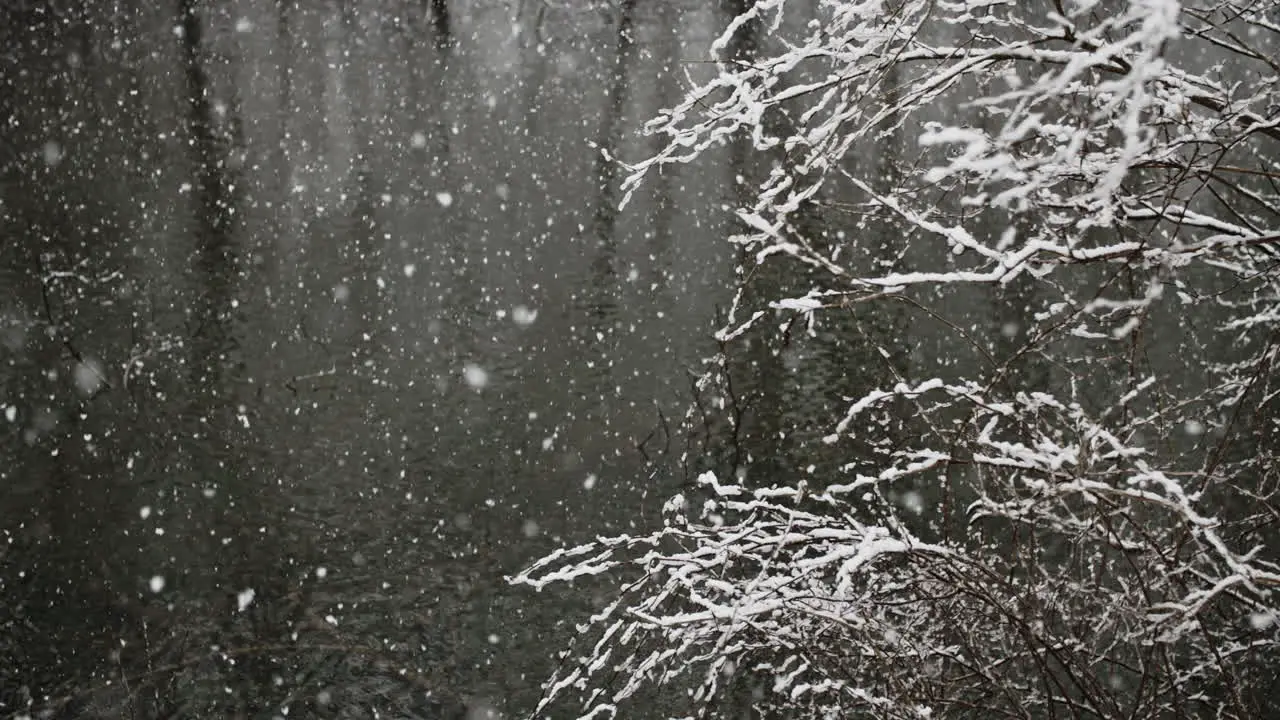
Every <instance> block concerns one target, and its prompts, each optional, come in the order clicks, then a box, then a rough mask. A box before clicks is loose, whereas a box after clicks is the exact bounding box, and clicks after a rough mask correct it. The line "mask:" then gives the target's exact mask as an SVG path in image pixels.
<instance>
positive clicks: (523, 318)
mask: <svg viewBox="0 0 1280 720" xmlns="http://www.w3.org/2000/svg"><path fill="white" fill-rule="evenodd" d="M511 319H512V320H514V321H515V323H516V325H519V326H520V327H529V326H530V325H532V324H533V321H534V320H537V319H538V311H537V310H530V309H529V308H528V307H526V306H524V305H516V306H515V307H513V308H511Z"/></svg>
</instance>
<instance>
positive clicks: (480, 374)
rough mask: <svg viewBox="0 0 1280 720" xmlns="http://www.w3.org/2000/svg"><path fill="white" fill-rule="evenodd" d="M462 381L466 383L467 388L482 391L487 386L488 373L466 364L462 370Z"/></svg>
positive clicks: (478, 367) (477, 366) (471, 364)
mask: <svg viewBox="0 0 1280 720" xmlns="http://www.w3.org/2000/svg"><path fill="white" fill-rule="evenodd" d="M462 379H463V380H465V381H466V383H467V385H468V387H471V388H472V389H474V390H483V389H484V387H485V386H486V385H488V384H489V371H488V370H485V369H484V368H482V367H480V366H479V365H476V364H475V363H467V365H466V366H465V367H463V368H462Z"/></svg>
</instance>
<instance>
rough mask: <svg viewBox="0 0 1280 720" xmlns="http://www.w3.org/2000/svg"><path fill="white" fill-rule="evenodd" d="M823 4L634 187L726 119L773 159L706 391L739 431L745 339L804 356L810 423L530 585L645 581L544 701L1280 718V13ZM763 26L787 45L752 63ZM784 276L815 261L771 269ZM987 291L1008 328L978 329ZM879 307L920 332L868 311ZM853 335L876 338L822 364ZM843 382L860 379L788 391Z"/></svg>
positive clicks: (764, 158) (800, 9)
mask: <svg viewBox="0 0 1280 720" xmlns="http://www.w3.org/2000/svg"><path fill="white" fill-rule="evenodd" d="M810 5H811V4H803V6H802V5H801V4H799V3H794V2H788V1H787V0H757V2H755V3H754V4H750V10H749V15H748V16H745V17H744V18H743V19H741V20H740V21H739V22H735V23H733V24H732V25H731V26H730V27H729V29H728V30H727V31H726V33H725V35H724V36H723V37H722V38H721V39H720V40H719V41H718V42H717V43H716V44H715V47H714V48H713V53H714V55H715V58H716V61H717V63H718V67H719V70H720V72H719V74H718V75H717V76H716V77H714V78H713V79H711V80H710V81H708V82H707V83H705V84H702V85H700V86H696V87H693V88H692V89H691V90H690V91H689V93H688V95H687V96H686V98H685V100H684V101H683V102H681V103H680V104H678V105H677V106H676V107H674V108H671V109H670V110H667V111H665V112H664V113H663V114H662V115H661V116H660V117H658V118H656V119H654V120H653V121H652V122H650V123H649V125H648V126H647V131H648V132H650V133H652V134H655V135H658V136H660V137H662V138H664V139H665V140H666V144H665V146H664V147H663V149H662V150H661V151H659V152H658V153H657V154H655V155H654V156H653V157H650V158H648V159H646V160H643V161H641V162H639V163H636V164H635V165H633V166H632V167H633V168H634V173H633V175H632V176H631V177H630V178H628V180H627V181H626V183H625V185H624V191H625V193H626V198H628V199H629V198H630V196H631V195H632V194H633V193H636V192H639V191H640V190H641V188H643V187H644V181H645V178H646V177H647V176H648V175H649V174H650V173H651V172H654V171H655V170H657V169H658V168H660V167H662V166H664V165H670V164H680V163H692V162H697V161H699V160H700V159H702V158H703V156H704V155H706V154H708V153H709V152H710V151H711V150H712V149H714V148H716V147H719V146H721V145H723V144H724V143H726V142H732V143H738V144H739V145H740V146H741V147H747V148H749V149H750V151H751V152H752V153H754V155H755V156H756V157H758V158H759V159H760V160H761V162H762V164H763V165H764V167H766V168H767V171H766V172H764V173H762V174H761V175H760V177H758V178H755V179H753V180H751V181H750V183H749V188H750V189H749V191H748V192H746V193H744V195H743V197H742V202H741V203H740V205H739V206H738V207H737V208H736V216H737V219H738V220H739V221H740V232H739V234H737V235H735V236H734V237H732V238H730V239H729V240H730V241H731V242H732V243H734V244H735V245H736V246H737V247H738V248H739V249H740V250H741V253H740V255H739V258H740V262H741V263H742V264H743V266H742V267H741V268H739V270H740V271H739V273H738V277H739V278H741V279H742V280H741V285H740V287H739V288H738V292H737V293H736V295H735V298H736V299H735V302H734V305H733V307H732V308H731V310H730V312H729V313H728V315H727V317H726V318H725V325H724V328H723V329H722V330H721V331H720V333H719V334H718V335H717V340H718V341H719V343H720V348H721V353H720V355H719V356H718V357H717V358H716V360H715V361H714V362H713V363H711V365H710V366H709V367H710V369H709V371H708V373H707V374H706V375H705V376H704V377H703V378H702V379H701V381H700V382H699V384H698V386H697V388H698V390H699V391H707V392H713V391H715V392H722V393H723V396H724V397H728V398H729V399H730V400H729V401H725V402H721V403H720V404H719V405H716V406H715V407H714V408H713V410H718V411H720V412H723V413H725V414H726V415H727V416H728V418H727V420H726V423H725V426H726V427H728V428H729V429H730V431H731V433H732V435H733V440H734V441H739V440H740V439H741V438H740V431H741V429H742V428H743V426H744V425H745V424H746V423H747V422H749V417H748V414H747V413H743V412H741V409H740V408H736V407H735V406H734V402H735V401H737V400H739V399H740V396H739V395H738V394H737V393H736V392H735V387H736V386H734V385H733V380H734V375H733V374H734V363H735V358H736V357H737V356H738V355H737V354H748V356H749V357H750V358H754V360H751V361H750V362H749V363H747V364H746V365H744V366H743V367H746V368H748V369H749V370H751V371H753V372H754V371H759V368H760V367H761V365H760V363H761V362H762V361H761V360H760V358H761V357H764V358H765V361H768V358H769V356H768V355H764V356H762V355H760V354H759V351H758V350H754V349H753V348H759V347H764V348H774V350H773V353H774V355H775V356H782V355H783V354H784V353H785V355H786V358H787V360H786V362H788V363H790V365H789V366H788V372H789V373H790V374H789V375H787V377H788V378H794V379H790V380H788V382H791V383H794V384H795V386H796V387H797V388H798V389H797V390H796V391H795V392H794V393H792V394H791V395H788V394H787V393H785V392H782V391H775V392H774V393H773V394H772V395H768V396H767V399H768V400H769V402H773V403H775V404H782V405H783V406H784V407H781V408H774V410H776V411H777V412H778V413H779V414H780V415H781V416H782V417H783V420H785V423H786V425H787V428H788V431H787V432H786V433H779V432H777V431H776V430H777V428H773V429H774V432H773V435H774V436H778V435H779V434H782V435H785V436H786V438H787V440H786V442H785V443H784V442H781V441H775V442H774V444H773V445H770V446H769V447H770V452H771V453H773V454H775V455H777V456H778V457H772V458H769V459H770V460H771V461H772V464H771V465H770V467H771V468H772V470H771V471H770V472H769V473H766V474H763V475H761V474H760V473H758V472H753V471H752V470H751V467H749V466H750V460H749V459H745V458H749V457H750V455H751V454H750V453H735V454H734V455H733V457H732V461H731V462H730V463H729V465H728V466H727V467H723V468H721V472H718V473H717V472H706V473H703V474H702V475H701V476H700V477H699V479H698V482H697V484H696V488H695V489H693V490H690V491H688V492H686V493H685V494H684V495H682V496H679V497H677V498H675V499H673V500H672V501H671V502H670V503H668V506H667V512H666V517H665V523H664V525H663V527H662V528H660V529H657V530H654V531H653V532H652V533H650V534H648V535H642V536H636V537H615V538H608V539H600V540H598V541H597V542H595V543H592V544H589V545H586V546H583V547H579V548H576V549H573V550H568V551H562V552H561V553H557V554H555V555H552V556H549V557H548V558H545V559H543V560H542V561H540V562H538V563H537V564H535V565H533V566H532V567H530V568H529V569H528V570H526V571H525V572H524V573H522V574H520V575H519V576H517V577H515V578H513V581H514V582H517V583H523V584H528V585H532V586H535V587H541V586H543V585H545V584H547V583H550V582H565V581H572V580H573V579H574V578H577V577H582V576H585V575H595V574H603V573H607V574H608V575H609V577H611V578H616V579H618V580H619V581H620V582H621V583H622V585H620V588H619V592H618V594H617V596H616V598H615V599H614V600H613V602H611V603H610V604H609V605H607V606H606V607H605V608H604V609H602V610H601V611H600V612H599V613H598V614H597V615H595V616H594V617H592V618H589V619H588V620H587V621H586V623H585V624H584V625H582V626H581V627H580V628H579V629H580V631H581V633H580V636H579V638H578V640H577V642H576V644H574V645H573V646H572V647H571V649H570V650H569V651H568V652H567V653H566V655H565V656H564V662H563V663H562V665H561V669H560V671H559V672H558V673H557V674H556V675H555V676H554V677H553V678H551V679H550V681H549V682H548V684H547V686H546V693H545V697H544V701H543V705H542V706H541V707H540V708H539V709H538V712H539V713H541V712H543V711H544V710H547V709H548V708H550V707H552V706H553V705H557V706H558V705H560V704H568V705H570V706H572V707H576V708H577V711H576V712H577V714H578V716H579V717H622V716H629V715H630V713H628V712H627V711H625V710H622V709H620V708H623V707H625V704H626V702H627V701H628V699H634V698H636V697H637V693H639V692H640V691H641V690H642V689H644V688H659V689H665V690H666V693H665V694H666V696H667V697H672V698H676V700H675V701H673V709H672V710H671V711H670V716H671V717H683V716H686V715H689V714H692V715H697V716H717V715H724V716H727V715H729V714H730V713H731V710H732V708H734V707H739V708H740V707H741V706H742V704H743V703H745V704H746V705H749V706H750V707H752V708H754V709H755V711H756V712H757V713H762V714H763V716H766V717H774V716H786V717H858V716H866V717H876V718H920V717H974V718H986V717H1001V716H1003V717H1016V718H1038V717H1073V718H1075V717H1106V718H1111V717H1128V718H1159V717H1178V716H1216V717H1224V718H1242V719H1243V718H1253V717H1261V716H1263V715H1265V714H1266V713H1267V712H1268V711H1270V710H1275V709H1276V706H1275V702H1276V700H1275V698H1274V697H1273V696H1272V694H1271V693H1270V692H1269V687H1270V686H1271V684H1272V683H1273V682H1274V678H1275V677H1276V673H1277V672H1280V665H1277V660H1276V657H1280V653H1278V652H1277V651H1280V624H1278V623H1277V618H1280V599H1278V598H1280V596H1278V593H1280V533H1278V532H1277V527H1278V526H1280V504H1278V503H1277V491H1278V490H1280V443H1277V441H1276V438H1278V437H1280V372H1278V371H1277V369H1276V366H1277V360H1278V359H1280V358H1278V357H1277V355H1278V354H1280V311H1278V310H1277V308H1280V269H1278V268H1280V257H1278V256H1280V251H1278V250H1277V248H1278V247H1280V113H1277V112H1276V111H1275V108H1276V107H1280V85H1278V83H1277V80H1276V78H1277V77H1280V66H1277V62H1276V60H1275V58H1276V57H1280V53H1278V52H1277V49H1278V48H1280V24H1277V18H1276V17H1275V14H1274V12H1273V11H1271V10H1269V9H1268V7H1267V4H1266V3H1253V4H1250V3H1232V2H1198V3H1192V2H1187V3H1179V2H1175V1H1174V0H1130V1H1128V2H1123V1H1119V0H1113V1H1099V0H1090V1H1087V2H1086V1H1082V0H1070V1H1066V2H1053V1H1049V2H1027V3H1024V2H1000V1H997V2H962V1H960V0H953V1H941V0H893V1H889V2H885V1H881V0H823V1H822V2H819V3H817V4H816V6H817V10H816V14H814V13H813V11H812V10H811V8H810ZM750 27H754V28H756V29H757V30H758V31H761V32H763V31H767V35H768V41H767V42H763V43H761V45H760V48H759V51H758V52H757V53H756V54H755V55H753V56H751V57H742V56H741V54H740V53H739V54H738V55H734V54H733V53H732V52H730V50H729V48H731V47H733V46H734V42H733V40H734V37H735V35H734V34H735V33H741V32H745V31H746V29H747V28H750ZM895 139H900V140H901V142H896V144H895V142H894V140H895ZM889 148H892V150H890V149H889ZM876 154H879V156H881V157H880V161H878V162H868V161H867V159H866V156H868V155H876ZM624 201H625V200H624ZM841 223H844V227H846V228H847V230H844V231H841V232H831V231H829V229H830V228H831V227H833V226H836V225H840V224H841ZM823 228H826V229H823ZM880 236H883V237H888V238H890V241H882V240H880V239H877V238H879V237H880ZM770 272H772V273H774V275H769V273H770ZM778 273H783V274H785V273H791V274H792V275H794V276H795V277H800V278H803V282H805V283H808V286H807V287H800V288H796V287H794V285H795V283H794V282H791V283H790V284H788V283H777V284H774V285H769V284H767V283H765V282H764V281H763V280H761V278H765V277H777V274H778ZM982 293H987V294H986V295H982ZM974 297H988V298H991V300H989V301H984V302H990V303H992V304H994V305H995V306H997V307H999V306H1001V304H1004V305H1005V306H1004V307H1001V308H1000V312H1003V313H1005V317H1006V318H1008V319H1007V320H1006V321H1005V322H1003V323H1002V324H1000V325H997V327H995V328H994V329H993V330H994V331H991V332H989V331H987V330H986V329H984V328H983V327H982V326H981V325H980V324H979V323H975V322H973V313H972V312H971V311H969V310H966V309H965V304H966V303H969V304H972V303H973V300H972V299H971V298H974ZM1015 301H1016V304H1014V303H1015ZM966 312H967V313H968V314H967V315H966ZM876 313H879V315H878V317H881V318H883V317H890V316H892V317H905V318H907V319H906V320H903V321H901V322H899V323H898V324H897V325H894V326H893V328H896V329H890V330H879V331H875V330H866V328H865V326H866V325H867V324H868V323H872V322H873V321H874V318H875V317H877V315H876ZM797 321H798V322H797ZM797 328H798V329H799V330H801V331H803V332H802V333H799V332H797V333H793V330H794V329H797ZM922 328H929V329H927V330H926V329H922ZM851 329H852V330H851ZM906 329H911V330H912V331H914V332H916V333H917V339H916V340H914V341H913V340H911V338H909V337H906V338H904V337H902V336H904V335H909V334H910V333H908V332H907V331H906ZM846 331H853V332H856V333H861V334H860V335H857V337H858V338H859V343H861V344H863V345H865V346H866V347H867V348H870V351H869V352H866V353H865V357H864V355H857V356H856V357H857V361H856V362H855V361H854V359H853V358H854V356H852V355H851V354H850V352H851V351H849V350H847V349H845V350H841V353H843V354H842V355H839V357H842V358H844V359H845V360H846V361H847V363H848V364H847V365H846V366H844V368H843V369H841V370H840V371H839V372H836V373H833V372H832V371H831V370H830V369H829V367H826V366H824V367H819V365H818V363H817V362H816V360H814V357H815V356H816V354H817V353H816V351H815V350H813V349H812V348H813V347H815V346H816V344H817V343H820V342H823V341H825V340H824V338H830V337H834V336H836V335H838V334H839V333H841V332H846ZM800 334H803V335H804V338H800V339H797V336H798V335H800ZM805 338H808V340H807V341H806V340H805ZM918 338H926V339H928V338H933V340H931V342H933V343H934V344H933V345H932V346H929V345H928V344H927V343H926V342H925V341H924V340H920V339H918ZM805 342H809V343H810V344H809V345H805V344H804V343H805ZM831 342H835V341H831ZM895 342H897V343H898V346H896V347H895V345H894V343H895ZM913 342H914V343H915V344H914V345H913V344H912V343H913ZM838 347H840V348H848V347H849V345H848V344H845V345H839V346H838ZM925 347H933V348H934V349H935V351H937V354H939V355H942V356H943V357H925V355H926V353H925V352H924V351H923V350H922V348H925ZM753 352H754V353H756V354H754V355H750V354H749V353H753ZM904 357H905V358H906V359H905V360H903V359H902V358H904ZM881 361H882V365H883V366H884V368H883V369H881V370H876V371H874V372H873V371H871V370H869V369H867V368H868V367H869V366H870V365H872V364H874V363H876V362H881ZM858 373H861V375H859V377H858V378H857V379H854V377H853V376H854V375H855V374H858ZM824 383H825V384H835V385H838V386H839V387H844V388H855V390H853V391H851V392H845V393H840V398H839V399H838V401H834V402H827V403H826V404H825V405H821V403H819V404H818V405H819V406H821V407H824V408H826V409H827V411H826V412H821V413H819V412H812V411H802V410H801V409H798V407H799V405H798V404H796V405H795V406H793V404H789V403H788V398H792V399H795V398H801V397H802V396H806V395H808V396H812V395H825V396H829V395H830V392H829V388H827V387H824ZM762 397H766V396H762ZM806 399H807V398H806ZM808 402H809V404H808V405H807V406H806V407H808V408H810V409H812V408H813V407H814V406H815V404H814V401H812V400H808ZM699 411H700V412H702V413H704V414H705V412H707V411H706V409H705V408H703V407H702V406H701V405H700V406H699ZM757 454H759V453H757ZM715 463H716V460H715V458H710V459H708V461H707V462H705V463H703V464H702V466H703V467H707V466H708V465H710V466H715ZM806 466H807V467H806ZM815 468H816V470H815ZM728 477H733V478H736V479H735V480H733V481H732V482H729V481H726V480H724V478H728Z"/></svg>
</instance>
